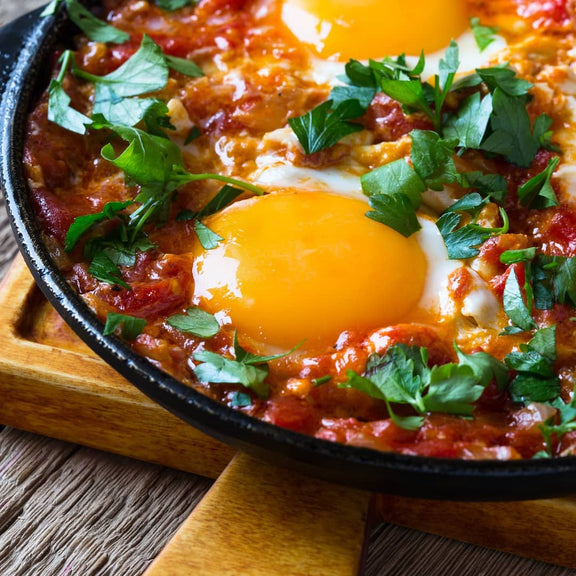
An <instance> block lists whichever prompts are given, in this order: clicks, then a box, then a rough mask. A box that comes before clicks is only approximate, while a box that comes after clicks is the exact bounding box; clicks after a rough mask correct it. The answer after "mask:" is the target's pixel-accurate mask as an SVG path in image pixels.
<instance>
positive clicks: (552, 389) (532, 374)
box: [504, 326, 560, 404]
mask: <svg viewBox="0 0 576 576" xmlns="http://www.w3.org/2000/svg"><path fill="white" fill-rule="evenodd" d="M555 361H556V326H550V327H548V328H543V329H542V330H538V331H537V332H536V333H535V334H534V337H533V338H532V339H531V340H530V342H528V344H521V345H520V352H511V353H510V354H508V355H507V356H506V358H505V359H504V362H505V364H506V366H508V367H509V368H510V369H512V370H515V371H517V372H518V375H517V376H516V378H515V379H514V381H513V382H512V384H511V385H510V395H511V397H512V400H513V401H514V402H524V403H526V404H529V403H530V402H546V401H548V400H553V399H555V398H557V397H558V396H559V394H560V380H559V379H558V377H557V376H556V375H555V372H554V362H555Z"/></svg>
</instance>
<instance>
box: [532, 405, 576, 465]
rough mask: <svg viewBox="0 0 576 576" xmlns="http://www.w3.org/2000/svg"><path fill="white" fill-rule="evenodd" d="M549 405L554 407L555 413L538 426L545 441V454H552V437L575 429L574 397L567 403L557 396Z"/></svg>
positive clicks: (558, 436)
mask: <svg viewBox="0 0 576 576" xmlns="http://www.w3.org/2000/svg"><path fill="white" fill-rule="evenodd" d="M550 405H551V406H553V407H554V408H556V414H555V415H554V416H552V417H551V418H549V419H548V420H546V422H543V423H542V424H541V425H540V426H539V428H540V431H541V432H542V435H543V436H544V441H545V442H546V453H545V454H546V455H547V456H552V449H553V439H554V438H556V439H560V438H562V436H564V435H565V434H567V433H568V432H572V431H573V430H576V398H574V399H573V400H572V402H570V403H568V404H564V402H562V400H560V399H559V398H558V399H557V400H555V401H554V402H552V403H551V404H550Z"/></svg>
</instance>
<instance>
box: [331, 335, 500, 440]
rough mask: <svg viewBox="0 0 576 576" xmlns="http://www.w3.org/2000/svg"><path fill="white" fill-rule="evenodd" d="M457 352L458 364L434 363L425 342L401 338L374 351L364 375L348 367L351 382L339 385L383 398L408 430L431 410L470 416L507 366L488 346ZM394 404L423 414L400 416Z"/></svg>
mask: <svg viewBox="0 0 576 576" xmlns="http://www.w3.org/2000/svg"><path fill="white" fill-rule="evenodd" d="M457 352H458V358H459V361H460V362H459V363H458V364H444V365H441V366H433V367H432V368H429V367H428V351H427V350H426V348H419V347H416V346H412V347H410V346H406V345H405V344H396V345H394V346H392V347H391V348H389V349H388V350H387V352H386V353H385V354H384V355H379V354H373V355H372V356H371V357H370V358H369V360H368V363H367V365H366V370H365V372H364V374H363V375H361V376H360V375H358V374H357V373H355V372H354V371H349V372H348V380H347V382H345V383H344V384H341V385H340V386H341V387H343V388H355V389H357V390H360V391H361V392H364V393H366V394H368V395H369V396H371V397H373V398H377V399H379V400H384V401H385V402H386V404H387V406H388V410H389V413H390V417H391V418H392V420H393V421H394V422H395V423H396V424H397V425H398V426H400V427H402V428H406V429H408V430H415V429H418V428H420V427H421V426H422V424H423V423H424V415H425V414H427V413H429V412H441V413H446V414H455V415H459V416H470V415H471V414H472V412H473V411H474V402H476V400H478V399H479V398H480V396H481V395H482V392H483V391H484V388H485V387H486V386H487V385H488V384H489V383H490V381H491V380H492V379H496V380H497V381H498V382H502V381H503V380H505V378H506V373H507V370H506V367H505V366H504V365H503V364H502V363H501V362H499V361H498V360H496V359H495V358H492V357H491V356H490V355H488V354H485V353H483V352H480V353H478V354H471V355H467V354H464V353H462V352H461V351H459V350H457ZM395 404H399V405H408V406H410V407H412V408H413V409H414V411H415V412H416V413H417V414H418V416H407V417H401V416H398V415H397V414H396V413H395V412H394V409H393V406H394V405H395Z"/></svg>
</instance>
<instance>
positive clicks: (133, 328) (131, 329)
mask: <svg viewBox="0 0 576 576" xmlns="http://www.w3.org/2000/svg"><path fill="white" fill-rule="evenodd" d="M145 327H146V320H144V319H143V318H135V317H134V316H127V315H126V314H117V313H116V312H110V313H109V314H108V316H107V318H106V326H105V327H104V335H105V336H109V335H110V334H114V332H116V330H118V329H119V328H121V336H122V338H124V339H125V340H136V338H138V336H140V334H141V333H142V331H143V330H144V328H145Z"/></svg>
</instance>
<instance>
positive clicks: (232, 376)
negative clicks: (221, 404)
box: [194, 334, 297, 398]
mask: <svg viewBox="0 0 576 576" xmlns="http://www.w3.org/2000/svg"><path fill="white" fill-rule="evenodd" d="M296 348H297V347H296ZM296 348H294V349H292V350H290V351H289V352H286V353H285V354H277V355H274V356H258V355H255V354H251V353H250V352H247V351H246V350H244V349H243V348H242V347H241V346H240V344H239V343H238V336H237V334H234V354H235V356H236V360H230V359H229V358H225V357H224V356H221V355H220V354H216V353H214V352H208V351H203V352H197V353H196V354H194V360H195V361H196V362H200V364H198V365H197V366H196V367H195V368H194V373H195V374H196V376H197V377H198V379H199V380H200V381H201V382H206V383H211V384H242V386H245V387H246V388H250V389H252V390H254V392H256V394H257V395H258V396H259V397H260V398H267V397H268V394H269V387H268V384H267V383H266V382H265V380H266V378H267V377H268V371H269V368H268V362H272V361H273V360H279V359H280V358H284V357H286V356H288V355H289V354H292V352H294V350H295V349H296Z"/></svg>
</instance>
